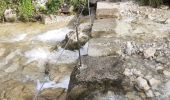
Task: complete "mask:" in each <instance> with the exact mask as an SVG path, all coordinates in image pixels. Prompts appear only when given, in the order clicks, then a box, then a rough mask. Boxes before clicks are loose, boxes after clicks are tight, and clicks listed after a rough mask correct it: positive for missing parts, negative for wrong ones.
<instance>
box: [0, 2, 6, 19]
mask: <svg viewBox="0 0 170 100" xmlns="http://www.w3.org/2000/svg"><path fill="white" fill-rule="evenodd" d="M6 7H7V4H6V2H5V0H2V1H1V2H0V21H3V20H4V17H3V14H4V11H5V9H6Z"/></svg>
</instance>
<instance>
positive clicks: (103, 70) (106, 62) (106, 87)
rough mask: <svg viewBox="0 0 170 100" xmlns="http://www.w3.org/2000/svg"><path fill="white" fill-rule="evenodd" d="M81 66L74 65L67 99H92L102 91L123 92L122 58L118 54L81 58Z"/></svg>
mask: <svg viewBox="0 0 170 100" xmlns="http://www.w3.org/2000/svg"><path fill="white" fill-rule="evenodd" d="M82 64H83V65H82V66H78V67H75V69H74V70H73V72H72V75H71V80H70V84H69V89H68V94H67V100H93V95H96V94H98V93H102V92H104V91H119V92H116V93H118V94H123V91H124V89H123V87H122V86H121V84H122V82H123V81H124V79H125V78H124V76H123V74H122V73H123V71H124V69H123V67H122V64H123V62H122V60H121V58H120V57H118V56H108V57H89V56H85V57H83V58H82Z"/></svg>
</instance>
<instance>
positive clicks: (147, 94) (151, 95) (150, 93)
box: [145, 90, 154, 97]
mask: <svg viewBox="0 0 170 100" xmlns="http://www.w3.org/2000/svg"><path fill="white" fill-rule="evenodd" d="M145 93H146V96H147V97H154V94H153V92H152V90H148V91H147V92H145Z"/></svg>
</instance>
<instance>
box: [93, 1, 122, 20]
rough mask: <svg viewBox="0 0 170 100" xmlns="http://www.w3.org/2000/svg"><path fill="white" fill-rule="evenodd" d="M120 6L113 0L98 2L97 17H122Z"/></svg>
mask: <svg viewBox="0 0 170 100" xmlns="http://www.w3.org/2000/svg"><path fill="white" fill-rule="evenodd" d="M118 8H119V6H118V5H117V4H116V3H112V2H97V8H96V9H97V10H96V17H97V18H120V16H121V15H120V11H119V9H118Z"/></svg>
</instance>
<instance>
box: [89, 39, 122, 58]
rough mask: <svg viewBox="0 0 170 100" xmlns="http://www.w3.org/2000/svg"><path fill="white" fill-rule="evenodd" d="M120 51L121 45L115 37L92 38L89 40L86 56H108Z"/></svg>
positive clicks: (117, 53)
mask: <svg viewBox="0 0 170 100" xmlns="http://www.w3.org/2000/svg"><path fill="white" fill-rule="evenodd" d="M120 53H121V47H120V45H118V44H117V43H116V41H115V38H93V39H91V40H90V41H89V47H88V56H93V57H97V56H110V55H119V54H120Z"/></svg>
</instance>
